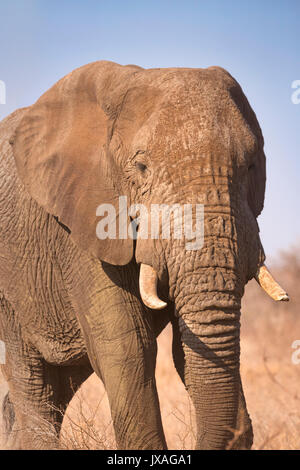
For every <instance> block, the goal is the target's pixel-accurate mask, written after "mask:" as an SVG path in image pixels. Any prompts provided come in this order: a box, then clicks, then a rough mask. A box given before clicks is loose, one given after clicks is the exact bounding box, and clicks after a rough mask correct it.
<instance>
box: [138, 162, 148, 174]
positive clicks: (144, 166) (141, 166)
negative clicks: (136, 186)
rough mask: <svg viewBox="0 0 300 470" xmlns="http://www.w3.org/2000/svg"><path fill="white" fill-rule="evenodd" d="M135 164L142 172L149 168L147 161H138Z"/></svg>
mask: <svg viewBox="0 0 300 470" xmlns="http://www.w3.org/2000/svg"><path fill="white" fill-rule="evenodd" d="M135 166H136V167H137V169H138V170H139V171H140V172H141V173H145V172H146V170H147V165H145V163H142V162H136V164H135Z"/></svg>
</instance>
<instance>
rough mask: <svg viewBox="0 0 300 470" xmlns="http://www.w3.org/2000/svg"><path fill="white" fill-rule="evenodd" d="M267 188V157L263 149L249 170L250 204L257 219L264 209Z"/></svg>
mask: <svg viewBox="0 0 300 470" xmlns="http://www.w3.org/2000/svg"><path fill="white" fill-rule="evenodd" d="M265 188H266V157H265V154H264V152H263V150H262V149H261V150H260V151H259V152H258V153H257V155H256V158H255V159H254V161H253V163H252V164H251V165H250V167H249V170H248V204H249V207H250V209H251V210H252V212H253V215H254V216H255V217H258V216H259V214H260V213H261V211H262V210H263V207H264V199H265Z"/></svg>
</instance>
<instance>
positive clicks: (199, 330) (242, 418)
mask: <svg viewBox="0 0 300 470" xmlns="http://www.w3.org/2000/svg"><path fill="white" fill-rule="evenodd" d="M218 272H219V275H222V274H223V275H227V276H228V272H227V273H225V272H223V273H222V270H218ZM199 281H200V279H199ZM194 282H195V277H194V278H193V279H192V280H191V283H192V284H194ZM199 285H200V282H199ZM229 297H230V295H229V294H228V292H227V291H225V289H224V290H223V291H220V290H214V291H208V292H207V291H206V292H205V291H202V292H201V291H200V289H199V288H198V289H197V288H196V289H195V292H191V293H190V295H189V298H187V297H186V301H183V299H182V298H180V295H179V297H177V298H176V299H175V304H176V307H177V313H178V314H179V330H180V334H181V341H182V346H183V351H184V358H185V360H184V380H185V384H186V387H187V390H188V392H189V394H190V396H191V399H192V401H193V404H194V406H195V410H196V421H197V430H198V432H197V442H196V448H197V449H225V448H230V447H231V446H232V447H235V445H236V444H235V437H239V439H240V442H239V447H246V448H249V447H250V446H251V444H252V429H251V423H250V419H249V417H248V414H247V411H246V408H245V404H244V398H243V394H242V390H241V383H240V373H239V357H240V346H239V337H240V300H239V298H236V299H234V298H232V297H231V298H229ZM182 301H183V302H182ZM240 436H242V438H240ZM241 439H242V440H241Z"/></svg>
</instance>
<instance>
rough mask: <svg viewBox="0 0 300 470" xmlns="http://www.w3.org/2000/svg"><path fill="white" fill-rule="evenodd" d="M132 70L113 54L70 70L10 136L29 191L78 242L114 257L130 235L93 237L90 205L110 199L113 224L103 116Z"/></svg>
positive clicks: (114, 184)
mask: <svg viewBox="0 0 300 470" xmlns="http://www.w3.org/2000/svg"><path fill="white" fill-rule="evenodd" d="M136 70H137V68H135V67H123V66H120V65H118V64H114V63H112V62H95V63H92V64H89V65H87V66H84V67H81V68H80V69H77V70H75V71H74V72H72V73H71V74H69V75H67V76H66V77H64V78H63V79H62V80H60V81H59V82H58V83H57V84H55V85H54V86H53V87H52V88H51V89H50V90H49V91H47V92H46V93H45V94H44V95H43V96H42V97H41V98H40V99H39V100H38V101H37V102H36V103H35V104H34V105H33V106H32V107H31V108H30V109H29V111H28V112H27V113H26V115H25V116H24V118H23V119H22V121H21V123H20V125H19V127H18V128H17V130H16V133H15V135H14V136H13V138H12V141H11V143H12V144H13V152H14V157H15V161H16V165H17V169H18V173H19V176H20V178H21V180H22V181H23V183H24V185H25V187H26V189H27V191H28V192H29V194H30V195H31V196H32V197H33V198H34V199H35V200H36V201H37V202H38V203H39V204H40V205H41V206H42V207H44V208H45V209H46V211H47V212H49V213H50V214H52V215H54V216H56V217H58V220H59V221H60V222H61V223H62V224H64V225H66V226H67V227H68V228H69V229H70V232H71V237H72V238H73V240H74V241H75V242H76V243H77V245H78V246H79V247H80V248H82V249H84V250H86V251H89V252H90V253H91V254H93V255H94V256H96V257H97V258H99V259H101V260H104V261H106V262H108V263H112V264H116V265H124V264H127V263H128V262H129V261H130V260H131V258H132V255H133V242H132V240H131V239H130V238H127V239H119V238H117V239H113V238H106V239H99V238H98V237H97V236H96V227H97V223H98V222H99V217H97V215H96V211H97V207H98V206H99V205H101V204H111V205H113V206H114V208H115V211H116V212H115V214H116V222H117V224H116V225H118V219H119V216H120V214H119V195H120V191H121V189H120V188H119V187H118V169H116V168H112V165H113V162H112V158H111V157H109V154H108V151H107V135H108V128H109V123H108V121H109V119H110V118H111V119H113V118H112V116H114V113H115V112H116V108H117V106H118V104H119V101H121V100H122V90H123V89H124V83H125V84H126V81H127V80H128V78H129V77H130V76H131V75H132V74H133V73H134V72H136ZM120 84H122V85H121V87H120ZM122 87H123V89H122ZM118 88H120V97H119V101H118V98H117V96H118ZM123 91H124V90H123ZM125 91H126V90H125ZM125 91H124V93H125ZM110 93H111V94H112V96H113V99H114V101H115V102H114V103H110V98H109V96H110ZM114 177H115V178H114ZM101 215H104V214H101Z"/></svg>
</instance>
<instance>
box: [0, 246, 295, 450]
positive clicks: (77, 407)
mask: <svg viewBox="0 0 300 470" xmlns="http://www.w3.org/2000/svg"><path fill="white" fill-rule="evenodd" d="M272 271H273V273H274V274H275V277H278V279H280V282H281V284H282V285H283V286H284V287H285V288H286V289H287V290H288V292H289V294H290V297H291V299H292V300H291V301H290V302H289V303H284V304H275V303H274V301H272V300H270V299H269V298H268V297H267V295H266V294H265V293H264V292H263V291H262V290H261V289H260V288H259V287H258V286H257V285H256V283H255V281H251V283H249V285H248V286H247V287H246V294H245V297H244V299H243V306H242V334H241V351H242V353H241V374H242V381H243V386H244V392H245V395H246V401H247V405H248V410H249V412H250V415H251V418H252V422H253V428H254V436H255V438H254V445H253V448H254V449H299V448H300V392H299V391H298V390H299V383H300V364H299V365H295V364H293V363H292V361H291V356H292V353H293V352H294V350H293V349H292V347H291V345H292V343H293V342H294V341H295V340H297V339H299V340H300V315H299V311H298V310H299V306H300V289H299V288H298V284H299V282H300V246H298V247H297V248H295V249H293V250H290V251H289V252H288V253H285V254H284V255H283V256H282V257H281V258H280V259H279V261H278V263H277V265H275V266H273V269H272ZM276 275H277V276H276ZM158 343H159V353H158V363H157V372H156V376H157V386H158V392H159V399H160V405H161V413H162V419H163V425H164V429H165V434H166V438H167V443H168V447H169V448H170V449H191V448H193V445H194V442H195V422H194V413H193V407H192V405H191V402H190V400H189V398H188V395H187V393H186V391H185V389H184V387H183V385H182V383H181V381H180V379H179V378H178V375H177V373H176V371H175V368H174V366H173V361H172V355H171V329H170V328H169V327H168V328H166V330H165V331H164V332H163V333H162V334H161V335H160V337H159V339H158ZM0 391H1V384H0ZM60 445H61V447H62V448H66V449H114V448H115V439H114V432H113V428H112V424H111V417H110V411H109V406H108V401H107V396H106V394H105V390H104V388H103V386H102V384H101V382H100V380H98V378H97V377H96V376H95V375H94V374H93V375H92V376H91V377H90V378H89V379H88V380H87V381H86V382H85V384H84V385H83V386H82V387H81V389H80V391H79V392H78V393H77V394H76V395H75V397H74V398H73V400H72V402H71V403H70V405H69V408H68V410H67V415H66V416H65V419H64V423H63V429H62V436H61V443H60Z"/></svg>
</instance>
